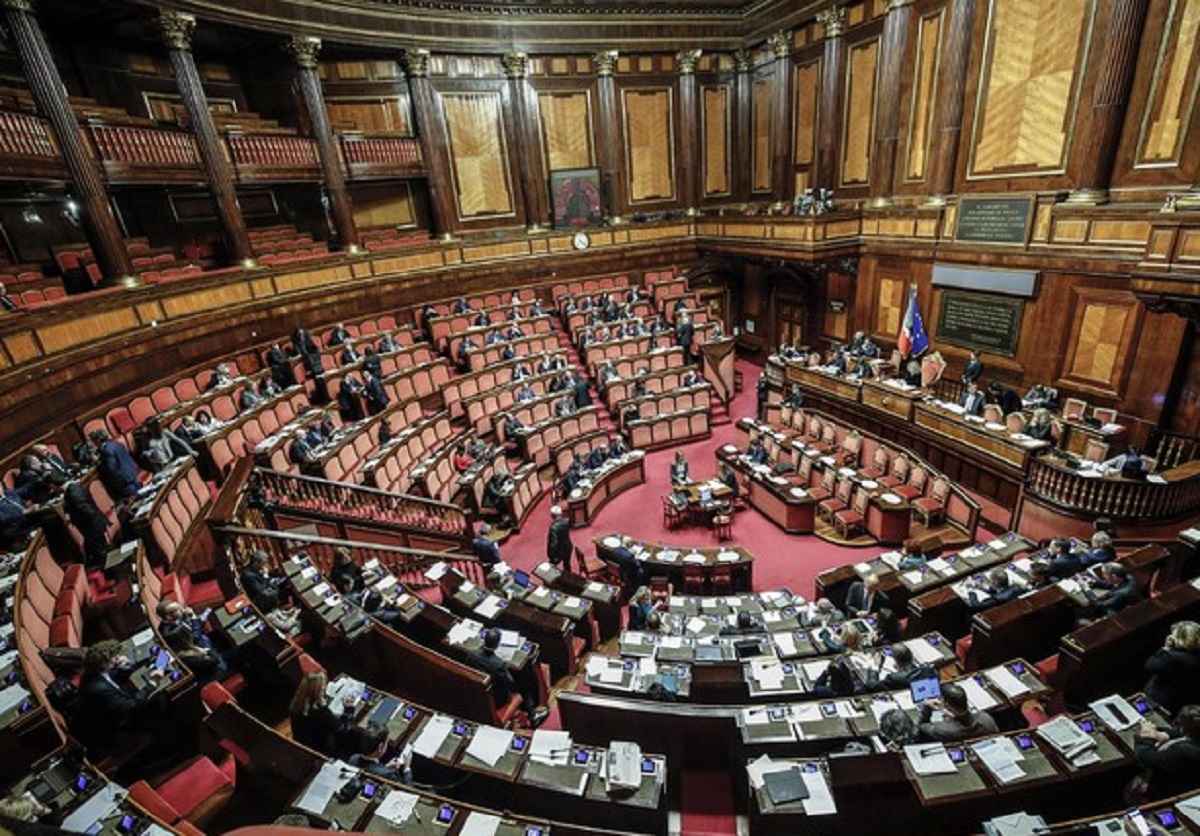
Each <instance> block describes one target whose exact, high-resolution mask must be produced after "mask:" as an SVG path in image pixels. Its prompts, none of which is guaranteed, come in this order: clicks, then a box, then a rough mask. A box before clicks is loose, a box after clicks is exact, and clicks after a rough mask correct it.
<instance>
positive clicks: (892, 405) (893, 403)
mask: <svg viewBox="0 0 1200 836" xmlns="http://www.w3.org/2000/svg"><path fill="white" fill-rule="evenodd" d="M861 393H862V395H861V397H862V404H863V406H865V407H868V408H870V409H874V410H878V411H879V412H884V413H886V414H888V415H894V416H895V417H897V418H899V419H900V420H901V421H909V420H911V419H912V414H913V406H914V404H916V403H917V402H918V401H920V400H921V399H922V398H923V397H925V396H926V395H927V394H928V392H927V391H926V390H924V389H921V388H912V389H908V388H904V386H903V384H901V383H900V382H899V381H892V380H883V381H880V380H874V379H867V380H864V381H863V382H862V389H861Z"/></svg>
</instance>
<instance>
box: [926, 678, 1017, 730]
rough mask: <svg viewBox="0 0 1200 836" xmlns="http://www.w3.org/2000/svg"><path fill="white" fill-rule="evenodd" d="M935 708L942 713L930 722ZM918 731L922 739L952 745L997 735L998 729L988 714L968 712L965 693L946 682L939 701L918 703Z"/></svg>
mask: <svg viewBox="0 0 1200 836" xmlns="http://www.w3.org/2000/svg"><path fill="white" fill-rule="evenodd" d="M935 709H937V710H940V711H941V712H942V714H943V716H942V718H941V719H939V720H934V719H933V712H934V710H935ZM917 731H918V732H919V733H920V736H921V738H922V739H923V740H932V741H937V742H940V743H955V742H958V741H960V740H968V739H970V738H972V737H983V736H984V735H989V734H997V733H998V732H999V731H1000V729H999V728H998V727H997V726H996V721H995V720H993V719H992V717H991V715H989V714H987V713H985V712H983V711H973V710H972V709H971V706H970V704H969V703H968V702H967V692H966V691H964V690H963V689H962V687H961V686H959V685H955V684H953V683H949V684H946V685H943V686H942V697H941V699H940V700H929V701H928V702H924V703H922V704H921V714H920V719H919V721H918V723H917Z"/></svg>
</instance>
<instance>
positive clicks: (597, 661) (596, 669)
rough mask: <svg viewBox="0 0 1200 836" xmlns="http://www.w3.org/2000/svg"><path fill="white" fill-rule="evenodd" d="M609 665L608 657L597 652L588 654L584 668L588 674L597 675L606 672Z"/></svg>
mask: <svg viewBox="0 0 1200 836" xmlns="http://www.w3.org/2000/svg"><path fill="white" fill-rule="evenodd" d="M607 667H608V657H606V656H597V655H596V654H595V653H593V654H591V655H590V656H588V658H587V661H586V662H584V663H583V670H584V673H586V674H587V675H588V676H591V677H597V676H599V675H600V674H602V673H603V672H604V669H605V668H607Z"/></svg>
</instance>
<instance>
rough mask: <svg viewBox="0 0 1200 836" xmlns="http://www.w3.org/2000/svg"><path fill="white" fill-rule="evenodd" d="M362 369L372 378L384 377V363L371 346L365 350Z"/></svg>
mask: <svg viewBox="0 0 1200 836" xmlns="http://www.w3.org/2000/svg"><path fill="white" fill-rule="evenodd" d="M362 368H363V374H369V375H371V377H380V378H381V377H383V363H382V362H380V360H379V355H378V354H376V353H375V349H373V348H371V346H367V347H366V348H364V349H363V356H362Z"/></svg>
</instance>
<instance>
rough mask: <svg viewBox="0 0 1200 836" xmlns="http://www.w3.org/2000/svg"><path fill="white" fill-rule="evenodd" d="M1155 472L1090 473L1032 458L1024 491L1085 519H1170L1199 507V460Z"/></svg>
mask: <svg viewBox="0 0 1200 836" xmlns="http://www.w3.org/2000/svg"><path fill="white" fill-rule="evenodd" d="M1157 476H1158V477H1161V479H1160V478H1155V480H1154V481H1145V480H1135V479H1124V478H1121V477H1119V476H1105V477H1089V476H1083V475H1081V474H1080V473H1079V472H1078V471H1075V470H1071V469H1068V468H1067V467H1065V466H1063V465H1061V464H1058V463H1057V462H1054V461H1046V460H1044V459H1033V460H1032V461H1031V462H1030V465H1029V476H1028V479H1027V480H1026V483H1025V490H1026V493H1027V494H1028V495H1030V496H1032V497H1036V498H1037V499H1039V500H1041V501H1043V502H1046V503H1048V504H1050V505H1052V506H1054V507H1055V508H1058V509H1060V510H1062V511H1064V512H1066V513H1069V514H1074V515H1077V516H1084V517H1110V518H1112V519H1116V520H1120V519H1124V520H1128V519H1154V520H1170V519H1176V518H1179V517H1183V516H1186V515H1190V514H1194V513H1196V511H1197V510H1198V509H1200V462H1195V461H1193V462H1189V463H1188V464H1185V465H1183V466H1182V467H1178V468H1175V469H1174V470H1169V471H1164V472H1162V473H1160V474H1157Z"/></svg>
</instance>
